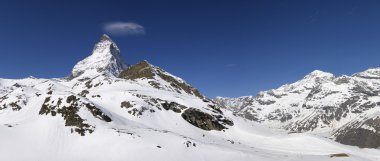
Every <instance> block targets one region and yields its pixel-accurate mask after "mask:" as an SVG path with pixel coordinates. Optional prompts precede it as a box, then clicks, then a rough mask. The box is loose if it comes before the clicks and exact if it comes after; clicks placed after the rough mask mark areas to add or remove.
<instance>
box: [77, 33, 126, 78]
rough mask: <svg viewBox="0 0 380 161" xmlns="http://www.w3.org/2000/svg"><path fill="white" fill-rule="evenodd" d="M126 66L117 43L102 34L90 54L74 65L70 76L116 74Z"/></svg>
mask: <svg viewBox="0 0 380 161" xmlns="http://www.w3.org/2000/svg"><path fill="white" fill-rule="evenodd" d="M126 68H127V65H125V64H124V61H123V59H122V58H121V55H120V50H119V48H118V47H117V45H116V44H115V43H114V42H113V41H112V40H111V39H110V37H109V36H107V35H103V36H102V37H101V38H100V42H98V43H97V44H96V45H95V47H94V49H93V51H92V54H91V55H90V56H88V57H87V58H86V59H84V60H82V61H80V62H78V63H77V64H76V65H75V66H74V68H73V71H72V75H71V76H72V77H77V76H79V75H81V74H84V73H86V74H95V75H96V74H98V73H102V72H105V73H110V74H112V75H114V76H118V75H119V74H120V73H121V72H122V71H123V70H124V69H126Z"/></svg>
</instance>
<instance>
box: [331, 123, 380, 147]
mask: <svg viewBox="0 0 380 161" xmlns="http://www.w3.org/2000/svg"><path fill="white" fill-rule="evenodd" d="M335 136H336V141H338V142H340V143H342V144H346V145H354V146H359V147H360V148H379V147H380V117H376V118H373V119H368V120H366V121H365V122H364V123H363V124H361V125H358V124H353V125H351V126H348V127H344V128H343V129H340V130H339V131H337V132H336V133H335Z"/></svg>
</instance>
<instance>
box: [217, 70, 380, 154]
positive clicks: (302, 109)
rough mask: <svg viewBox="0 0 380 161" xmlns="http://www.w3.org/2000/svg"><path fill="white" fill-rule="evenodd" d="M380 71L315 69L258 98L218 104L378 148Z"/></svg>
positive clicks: (238, 112)
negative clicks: (342, 72)
mask: <svg viewBox="0 0 380 161" xmlns="http://www.w3.org/2000/svg"><path fill="white" fill-rule="evenodd" d="M379 93H380V69H379V68H375V69H369V70H366V71H364V72H360V73H356V74H354V75H352V76H346V75H343V76H334V75H333V74H331V73H326V72H322V71H318V70H317V71H314V72H312V73H310V74H308V75H307V76H305V77H304V78H303V79H301V80H299V81H297V82H295V83H292V84H287V85H283V86H281V87H280V88H278V89H273V90H269V91H264V92H260V93H259V94H258V95H257V96H248V97H241V98H221V97H218V98H216V99H215V102H216V103H217V104H218V105H219V106H221V107H223V108H225V109H230V110H232V111H233V112H234V114H235V115H237V116H241V117H244V118H246V119H248V120H252V121H255V122H259V123H261V124H265V125H267V126H270V127H274V128H280V129H286V130H287V131H289V132H290V133H313V134H316V135H321V136H325V137H330V138H332V139H334V140H336V141H338V142H340V143H343V144H348V145H355V146H359V147H362V148H378V147H380V142H379V141H380V139H379V138H380V128H379V126H378V121H379V119H380V97H379Z"/></svg>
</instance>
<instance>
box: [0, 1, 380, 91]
mask: <svg viewBox="0 0 380 161" xmlns="http://www.w3.org/2000/svg"><path fill="white" fill-rule="evenodd" d="M379 17H380V2H379V1H374V0H373V1H371V0H356V1H350V0H307V1H306V0H299V1H297V0H277V1H275V0H246V1H239V0H230V1H224V0H215V1H206V0H202V1H201V0H191V1H164V0H160V1H157V0H154V1H153V0H152V1H144V0H139V1H95V0H91V1H85V0H82V1H68V0H65V1H54V2H52V1H37V0H25V1H18V0H14V1H10V0H9V1H1V2H0V18H1V21H0V22H1V23H0V24H1V25H0V35H1V37H2V38H0V44H1V45H0V55H1V63H0V77H1V78H23V77H27V76H30V75H32V76H35V77H44V78H51V77H62V76H66V75H68V74H69V73H70V71H71V68H72V67H73V66H74V65H75V63H76V62H78V61H79V60H81V59H83V58H85V57H86V56H88V55H89V54H90V52H91V50H92V48H93V45H94V43H96V42H97V41H98V39H99V37H100V36H101V35H102V34H103V33H108V34H109V35H110V36H111V37H112V39H113V40H114V41H115V42H116V43H117V44H118V46H119V48H120V49H121V51H122V56H123V58H124V59H125V61H126V62H127V63H128V64H135V63H137V62H138V61H140V60H143V59H147V60H148V61H150V62H151V63H152V64H154V65H157V66H160V67H162V68H163V69H165V70H167V71H169V72H171V73H173V74H175V75H177V76H180V77H182V78H184V79H185V80H186V81H187V82H188V83H190V84H192V85H193V86H195V87H197V88H199V89H200V90H201V91H202V92H203V93H204V94H206V95H207V96H209V97H215V96H228V97H237V96H243V95H255V94H256V93H257V92H258V91H261V90H268V89H272V88H277V87H278V86H280V85H282V84H285V83H291V82H293V81H296V80H298V79H301V78H302V77H303V76H304V75H306V74H308V73H310V72H311V71H313V70H315V69H319V70H323V71H328V72H331V73H334V74H337V75H340V74H352V73H355V72H359V71H363V70H365V69H367V68H371V67H379V66H380V63H379V62H380V61H379V60H380V54H379V51H380V19H379ZM115 22H119V23H121V27H120V26H117V25H116V27H115V26H113V27H114V28H116V29H117V28H118V27H119V28H123V29H129V30H128V31H126V32H113V31H114V30H112V27H111V29H109V28H108V29H107V28H105V27H106V26H107V25H110V24H115ZM126 22H128V23H127V26H125V23H126ZM128 24H129V25H131V24H132V26H128ZM133 24H135V25H138V26H137V28H136V26H133ZM123 25H124V26H123ZM133 27H135V28H133Z"/></svg>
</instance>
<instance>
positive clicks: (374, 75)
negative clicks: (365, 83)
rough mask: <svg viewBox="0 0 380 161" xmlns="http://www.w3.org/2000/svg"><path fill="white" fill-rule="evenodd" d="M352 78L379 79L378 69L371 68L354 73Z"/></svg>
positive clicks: (379, 72)
mask: <svg viewBox="0 0 380 161" xmlns="http://www.w3.org/2000/svg"><path fill="white" fill-rule="evenodd" d="M353 76H354V77H361V78H367V79H380V68H371V69H368V70H366V71H364V72H360V73H356V74H354V75H353Z"/></svg>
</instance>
